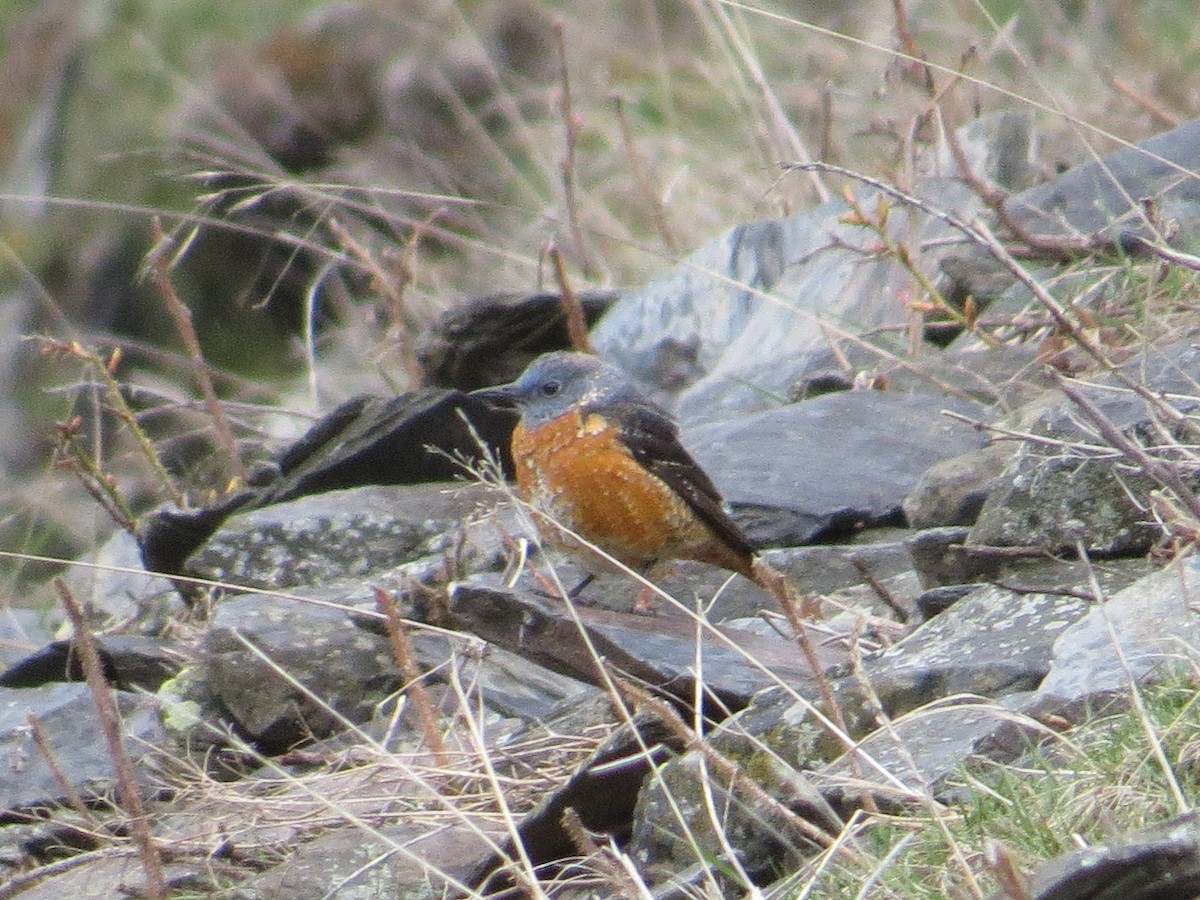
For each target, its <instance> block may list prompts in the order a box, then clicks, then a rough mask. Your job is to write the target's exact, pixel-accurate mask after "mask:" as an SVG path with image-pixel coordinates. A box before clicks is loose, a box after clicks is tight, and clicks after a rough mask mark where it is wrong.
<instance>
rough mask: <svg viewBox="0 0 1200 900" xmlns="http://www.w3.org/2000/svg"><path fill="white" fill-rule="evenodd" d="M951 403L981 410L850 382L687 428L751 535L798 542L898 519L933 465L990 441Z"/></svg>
mask: <svg viewBox="0 0 1200 900" xmlns="http://www.w3.org/2000/svg"><path fill="white" fill-rule="evenodd" d="M944 409H956V410H958V411H960V412H964V411H970V412H972V413H973V414H975V415H978V414H979V411H978V409H977V408H975V407H973V406H972V405H971V404H967V403H964V402H962V401H958V400H953V399H949V398H942V397H936V396H929V395H926V394H900V393H892V392H888V391H848V392H843V393H838V394H827V395H823V396H820V397H815V398H813V399H811V400H805V401H803V402H801V403H794V404H789V405H786V406H781V407H778V408H777V409H773V410H770V411H767V412H760V413H755V414H752V415H748V416H744V417H741V418H738V419H733V420H729V421H725V422H716V423H711V424H708V425H700V426H697V427H695V428H685V429H684V432H683V439H684V442H685V443H686V444H687V446H688V448H689V449H690V450H691V452H692V454H693V455H694V456H695V457H696V460H697V461H698V462H699V463H700V465H701V466H703V467H704V468H705V469H706V470H707V471H708V472H709V473H710V474H711V475H712V478H713V480H714V481H715V482H716V485H717V487H718V488H719V489H720V490H721V492H722V494H724V496H725V499H726V501H727V502H729V504H730V505H731V506H732V507H733V509H734V512H735V513H736V514H737V517H738V520H739V522H740V524H741V525H742V527H743V528H744V530H745V531H746V532H747V535H748V536H749V537H750V539H751V540H752V541H754V542H755V543H757V544H758V545H760V546H792V545H796V544H803V543H809V542H812V541H814V540H817V539H823V538H830V537H835V536H837V535H844V534H849V533H853V532H855V531H857V530H859V529H861V528H863V527H866V526H872V525H884V524H898V523H900V522H901V521H902V520H903V512H902V509H901V506H902V504H903V502H904V498H905V497H906V496H907V495H908V493H909V491H911V490H912V489H913V487H914V486H915V485H916V483H917V481H918V480H919V479H920V477H921V475H922V474H923V473H924V472H925V471H926V470H927V469H928V468H929V467H930V466H931V465H933V464H934V463H936V462H938V461H939V460H943V459H948V458H950V457H954V456H959V455H961V454H963V453H966V452H968V451H970V450H975V449H978V448H979V447H981V446H983V444H984V443H985V441H986V440H987V438H986V436H985V435H983V434H980V433H979V432H977V431H976V430H975V429H973V428H971V427H969V426H967V425H964V424H962V423H960V422H956V421H954V420H952V419H950V418H949V417H947V416H944V415H942V410H944Z"/></svg>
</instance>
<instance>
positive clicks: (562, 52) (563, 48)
mask: <svg viewBox="0 0 1200 900" xmlns="http://www.w3.org/2000/svg"><path fill="white" fill-rule="evenodd" d="M564 30H565V29H564V27H563V23H562V20H561V19H559V20H557V21H555V23H554V39H555V47H556V48H557V50H558V65H559V74H558V78H559V85H560V86H559V108H560V110H561V112H562V117H563V139H564V141H565V143H566V153H565V155H564V156H563V160H562V163H561V170H562V186H563V196H564V199H565V200H566V206H567V222H568V227H569V230H570V233H571V245H572V247H574V249H575V256H576V260H577V261H578V263H579V268H580V269H582V270H583V274H584V275H585V276H587V277H588V278H592V277H594V276H595V275H596V265H595V263H594V262H593V261H592V256H591V254H590V253H589V252H588V249H587V244H586V242H585V241H584V239H583V228H582V226H580V224H579V200H578V196H577V194H576V186H575V145H576V143H577V142H578V139H579V120H578V119H576V118H575V107H574V104H573V103H572V102H571V73H570V69H569V68H568V66H567V44H566V38H565V37H564Z"/></svg>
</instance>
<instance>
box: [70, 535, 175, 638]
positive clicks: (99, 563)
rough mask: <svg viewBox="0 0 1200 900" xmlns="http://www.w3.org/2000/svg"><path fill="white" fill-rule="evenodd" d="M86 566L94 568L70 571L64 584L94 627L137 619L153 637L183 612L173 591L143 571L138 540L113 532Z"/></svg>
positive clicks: (144, 631)
mask: <svg viewBox="0 0 1200 900" xmlns="http://www.w3.org/2000/svg"><path fill="white" fill-rule="evenodd" d="M88 561H89V562H91V563H93V565H92V566H87V567H78V568H73V569H72V570H71V572H70V573H69V574H68V575H67V576H66V583H67V587H68V589H69V590H70V591H71V594H72V595H73V596H74V597H75V599H76V600H77V601H78V602H79V603H81V604H83V607H84V610H85V613H86V614H87V615H88V617H89V618H90V619H92V620H96V621H97V622H98V623H99V624H101V625H104V626H107V625H108V624H109V623H111V622H126V621H127V620H129V619H136V620H137V627H138V629H139V630H140V631H141V632H142V633H143V634H157V633H158V632H159V631H161V630H162V628H163V626H164V625H165V624H166V623H167V622H168V621H170V620H171V619H172V618H173V617H177V616H179V615H181V614H182V613H183V612H184V611H185V609H184V606H183V603H182V602H181V600H180V598H179V595H178V593H177V592H176V590H175V586H174V585H173V584H172V583H171V582H170V581H169V580H168V579H166V578H163V577H162V576H161V575H158V574H153V573H152V572H150V571H147V570H146V568H145V566H144V565H143V561H142V554H141V549H140V547H139V544H138V541H137V539H136V538H134V537H133V536H132V535H131V534H129V533H128V532H126V531H122V530H118V531H116V532H114V533H113V535H112V537H110V538H109V539H108V540H107V541H105V542H104V543H103V544H102V545H101V547H100V549H99V550H97V551H96V552H95V554H93V555H92V556H91V557H90V559H89V560H88ZM125 627H126V628H128V625H126V626H125Z"/></svg>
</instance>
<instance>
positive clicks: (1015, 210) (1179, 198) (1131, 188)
mask: <svg viewBox="0 0 1200 900" xmlns="http://www.w3.org/2000/svg"><path fill="white" fill-rule="evenodd" d="M1197 148H1200V119H1191V120H1189V121H1187V122H1184V123H1183V124H1182V125H1180V126H1179V127H1178V128H1175V129H1173V130H1171V131H1167V132H1163V133H1161V134H1156V135H1154V136H1153V137H1150V138H1147V139H1146V140H1144V141H1139V142H1138V143H1137V144H1136V145H1135V146H1132V147H1122V148H1121V149H1120V150H1116V151H1114V152H1112V153H1109V154H1108V155H1106V156H1104V157H1103V158H1101V159H1098V160H1094V161H1092V162H1087V163H1084V164H1082V165H1078V166H1074V167H1073V168H1071V169H1068V170H1067V171H1066V172H1064V173H1063V174H1061V175H1059V176H1058V177H1056V178H1054V179H1052V180H1050V181H1048V182H1046V183H1045V184H1040V185H1038V186H1036V187H1032V188H1030V189H1029V190H1027V191H1024V192H1022V193H1020V194H1017V195H1016V196H1014V197H1010V198H1009V199H1008V200H1007V201H1006V202H1005V207H1006V209H1007V210H1008V212H1009V214H1010V215H1012V216H1013V218H1015V219H1016V220H1017V221H1018V222H1020V223H1021V224H1022V225H1023V226H1024V227H1025V228H1026V229H1027V230H1029V231H1031V232H1033V233H1034V234H1039V235H1044V236H1050V237H1054V236H1068V235H1072V234H1091V233H1093V232H1099V231H1105V232H1107V233H1109V234H1111V235H1113V237H1114V238H1115V237H1116V236H1117V235H1126V234H1138V235H1142V236H1146V237H1151V236H1152V235H1151V233H1150V230H1149V229H1148V228H1147V227H1146V225H1145V223H1144V221H1143V218H1142V210H1141V206H1140V203H1141V200H1142V198H1144V197H1153V198H1154V199H1155V205H1156V206H1157V207H1158V212H1159V215H1160V216H1161V221H1166V220H1167V219H1171V218H1174V219H1177V220H1180V222H1181V223H1182V224H1183V226H1184V232H1185V234H1189V235H1193V236H1194V235H1195V234H1196V231H1197V228H1198V225H1200V186H1197V185H1196V183H1195V179H1191V178H1180V177H1179V173H1180V172H1181V171H1192V170H1194V169H1196V168H1197V167H1198V166H1200V150H1198V149H1197Z"/></svg>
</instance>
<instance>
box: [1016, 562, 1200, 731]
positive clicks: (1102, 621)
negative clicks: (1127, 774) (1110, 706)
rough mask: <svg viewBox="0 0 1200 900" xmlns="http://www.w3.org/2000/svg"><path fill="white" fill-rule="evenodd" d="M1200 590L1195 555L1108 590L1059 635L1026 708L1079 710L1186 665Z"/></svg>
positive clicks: (1197, 627)
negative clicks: (1099, 602)
mask: <svg viewBox="0 0 1200 900" xmlns="http://www.w3.org/2000/svg"><path fill="white" fill-rule="evenodd" d="M1198 596H1200V559H1197V558H1196V557H1195V556H1188V557H1186V558H1184V559H1179V560H1176V561H1175V562H1173V563H1171V564H1170V565H1169V566H1167V567H1166V568H1164V569H1162V570H1160V571H1157V572H1153V573H1151V574H1149V575H1146V576H1145V577H1143V578H1140V579H1139V580H1137V581H1135V582H1134V583H1133V584H1130V585H1129V586H1128V587H1125V588H1123V589H1121V590H1118V591H1117V592H1116V593H1113V594H1112V595H1111V596H1110V597H1109V598H1108V599H1107V602H1105V603H1104V604H1103V605H1097V606H1094V607H1092V608H1091V609H1090V611H1089V612H1088V614H1087V615H1086V616H1085V617H1083V618H1082V619H1080V620H1079V621H1078V622H1076V623H1074V624H1073V625H1072V626H1071V627H1070V628H1067V629H1066V630H1064V631H1063V632H1062V633H1061V634H1060V635H1059V636H1058V637H1057V639H1056V640H1055V642H1054V646H1053V657H1052V659H1051V664H1050V669H1049V672H1048V673H1047V675H1046V677H1045V679H1044V680H1043V681H1042V682H1041V685H1040V686H1039V688H1038V692H1037V695H1036V696H1035V697H1033V698H1031V700H1030V708H1031V709H1038V710H1052V711H1054V712H1056V713H1057V714H1059V715H1066V716H1073V715H1077V714H1078V713H1079V712H1081V711H1083V710H1085V709H1087V708H1088V707H1090V706H1096V705H1101V704H1103V703H1104V702H1106V701H1107V700H1108V699H1111V698H1112V697H1114V696H1124V695H1125V694H1127V692H1128V689H1129V687H1130V684H1131V682H1141V681H1144V680H1145V679H1147V678H1149V677H1152V676H1154V675H1156V674H1161V673H1162V672H1163V671H1165V670H1167V669H1169V668H1171V667H1178V666H1181V665H1191V664H1190V663H1189V662H1188V661H1189V660H1194V659H1195V653H1196V651H1195V649H1194V648H1195V647H1196V646H1197V643H1198V641H1197V639H1198V638H1200V617H1198V616H1197V613H1196V611H1195V609H1194V604H1195V603H1196V598H1197V597H1198ZM1114 641H1115V643H1114ZM1117 644H1119V645H1120V650H1121V655H1120V656H1118V654H1117V649H1116V645H1117ZM1126 667H1128V670H1127V669H1126Z"/></svg>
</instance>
